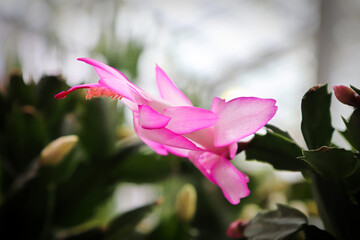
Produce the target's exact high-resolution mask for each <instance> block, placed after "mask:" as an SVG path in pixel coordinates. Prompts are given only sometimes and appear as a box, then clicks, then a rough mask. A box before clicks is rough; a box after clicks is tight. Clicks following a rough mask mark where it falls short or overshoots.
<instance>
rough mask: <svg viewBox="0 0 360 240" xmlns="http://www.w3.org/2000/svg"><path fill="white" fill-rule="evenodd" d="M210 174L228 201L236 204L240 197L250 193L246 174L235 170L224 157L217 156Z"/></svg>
mask: <svg viewBox="0 0 360 240" xmlns="http://www.w3.org/2000/svg"><path fill="white" fill-rule="evenodd" d="M211 174H212V177H213V178H214V180H215V182H216V184H217V185H218V186H219V187H220V188H221V190H222V191H223V193H224V196H225V197H226V199H227V200H228V201H229V202H230V203H232V204H234V205H235V204H238V203H240V199H241V198H244V197H247V196H248V195H249V194H250V190H249V188H248V186H247V183H248V178H246V175H244V174H243V173H241V172H240V171H239V170H237V169H236V168H235V166H234V165H232V163H231V162H230V161H229V160H228V159H226V158H225V157H220V158H219V160H218V161H217V163H216V164H215V165H214V166H213V169H212V173H211Z"/></svg>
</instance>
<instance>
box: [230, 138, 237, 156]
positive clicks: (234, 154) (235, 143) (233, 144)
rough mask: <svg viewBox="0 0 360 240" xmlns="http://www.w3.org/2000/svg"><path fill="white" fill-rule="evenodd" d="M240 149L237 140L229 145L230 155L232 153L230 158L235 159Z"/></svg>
mask: <svg viewBox="0 0 360 240" xmlns="http://www.w3.org/2000/svg"><path fill="white" fill-rule="evenodd" d="M237 149H238V144H237V142H234V143H232V144H230V145H229V155H230V159H233V158H234V157H235V156H236V152H237Z"/></svg>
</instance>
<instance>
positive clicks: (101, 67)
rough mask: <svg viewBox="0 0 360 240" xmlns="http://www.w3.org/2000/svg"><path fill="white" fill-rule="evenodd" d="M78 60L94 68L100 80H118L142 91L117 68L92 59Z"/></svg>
mask: <svg viewBox="0 0 360 240" xmlns="http://www.w3.org/2000/svg"><path fill="white" fill-rule="evenodd" d="M78 60H79V61H82V62H85V63H87V64H90V65H91V66H93V67H94V70H95V72H96V73H97V74H98V75H99V77H100V78H116V79H118V80H119V81H122V82H126V83H127V84H128V85H130V86H132V87H133V88H134V89H136V90H140V91H142V90H141V89H140V88H139V87H137V86H136V85H135V84H133V83H132V82H130V81H129V80H128V79H127V77H126V76H125V75H124V74H122V73H121V72H119V71H118V70H116V69H115V68H112V67H110V66H108V65H106V64H104V63H102V62H99V61H97V60H94V59H91V58H78Z"/></svg>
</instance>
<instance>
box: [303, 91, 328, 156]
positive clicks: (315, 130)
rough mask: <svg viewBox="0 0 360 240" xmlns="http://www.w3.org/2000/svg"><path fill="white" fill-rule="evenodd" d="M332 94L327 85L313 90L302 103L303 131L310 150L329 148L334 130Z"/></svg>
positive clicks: (305, 96)
mask: <svg viewBox="0 0 360 240" xmlns="http://www.w3.org/2000/svg"><path fill="white" fill-rule="evenodd" d="M330 102H331V94H330V93H328V90H327V85H323V86H315V87H313V88H311V89H310V90H309V91H308V92H307V93H306V94H305V95H304V97H303V99H302V103H301V111H302V122H301V130H302V133H303V136H304V139H305V142H306V145H307V146H308V148H309V149H315V148H319V147H321V146H329V145H330V141H331V136H332V134H333V131H334V128H333V127H332V126H331V116H330Z"/></svg>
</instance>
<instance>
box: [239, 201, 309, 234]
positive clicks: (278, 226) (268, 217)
mask: <svg viewBox="0 0 360 240" xmlns="http://www.w3.org/2000/svg"><path fill="white" fill-rule="evenodd" d="M277 207H278V209H277V210H274V211H269V212H266V213H258V214H257V215H256V216H255V217H254V218H253V219H252V220H251V221H250V222H249V224H248V226H247V227H246V229H245V237H247V238H248V239H249V240H260V239H261V240H267V239H269V240H273V239H283V238H285V237H287V236H289V235H290V234H293V233H295V232H297V231H299V230H300V229H301V227H302V225H303V224H307V223H308V219H307V217H306V216H305V215H304V214H303V213H302V212H300V211H299V210H296V209H294V208H290V207H287V206H285V205H281V204H278V205H277Z"/></svg>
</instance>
